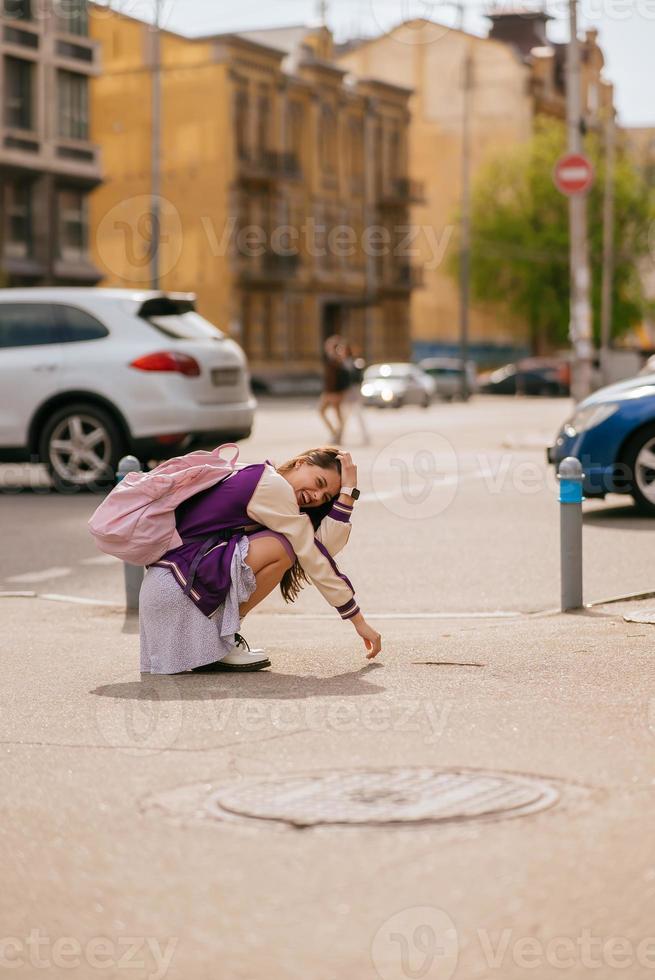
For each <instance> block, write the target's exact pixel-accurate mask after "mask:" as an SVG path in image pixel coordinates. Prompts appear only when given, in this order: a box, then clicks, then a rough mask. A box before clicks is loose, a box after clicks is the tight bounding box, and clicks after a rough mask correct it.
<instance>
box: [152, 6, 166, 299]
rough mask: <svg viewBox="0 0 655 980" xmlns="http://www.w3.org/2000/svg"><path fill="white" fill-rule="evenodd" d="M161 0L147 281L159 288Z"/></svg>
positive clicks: (154, 76)
mask: <svg viewBox="0 0 655 980" xmlns="http://www.w3.org/2000/svg"><path fill="white" fill-rule="evenodd" d="M162 2H163V0H155V22H154V26H153V43H152V53H153V64H152V161H151V203H150V214H151V222H152V226H151V241H150V280H151V284H152V288H153V289H159V249H160V241H161V200H160V195H161V128H162V127H161V110H162V98H161V76H162V70H161V11H162Z"/></svg>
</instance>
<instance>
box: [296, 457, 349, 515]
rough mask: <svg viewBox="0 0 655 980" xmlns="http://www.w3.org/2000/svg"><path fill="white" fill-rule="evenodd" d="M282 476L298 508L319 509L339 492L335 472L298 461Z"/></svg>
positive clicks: (339, 483) (337, 474) (338, 483)
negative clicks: (290, 488)
mask: <svg viewBox="0 0 655 980" xmlns="http://www.w3.org/2000/svg"><path fill="white" fill-rule="evenodd" d="M283 475H284V478H285V479H286V480H287V481H288V482H289V483H290V484H291V486H292V487H293V491H294V493H295V495H296V500H297V501H298V506H299V507H320V506H321V504H326V503H328V502H329V501H330V500H332V498H333V497H338V496H339V491H340V490H341V477H340V476H339V473H338V472H337V471H336V470H332V469H325V468H324V467H322V466H313V465H312V463H303V462H300V461H299V462H297V463H296V465H295V466H294V468H293V469H292V470H289V472H288V473H284V474H283Z"/></svg>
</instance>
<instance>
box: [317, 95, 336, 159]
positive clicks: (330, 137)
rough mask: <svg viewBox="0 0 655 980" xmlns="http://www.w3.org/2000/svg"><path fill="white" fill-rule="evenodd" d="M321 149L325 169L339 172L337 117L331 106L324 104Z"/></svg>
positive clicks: (320, 139) (320, 136) (320, 135)
mask: <svg viewBox="0 0 655 980" xmlns="http://www.w3.org/2000/svg"><path fill="white" fill-rule="evenodd" d="M319 151H320V158H321V163H322V166H323V171H324V172H325V173H328V174H335V173H336V172H337V152H338V150H337V117H336V115H335V112H334V109H333V108H332V107H331V106H327V105H326V106H323V109H322V111H321V128H320V131H319Z"/></svg>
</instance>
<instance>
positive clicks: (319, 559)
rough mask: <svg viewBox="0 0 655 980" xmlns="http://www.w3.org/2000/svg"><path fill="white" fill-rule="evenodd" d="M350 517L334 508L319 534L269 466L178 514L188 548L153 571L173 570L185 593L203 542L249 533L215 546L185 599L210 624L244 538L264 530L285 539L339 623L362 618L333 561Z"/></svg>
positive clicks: (247, 470)
mask: <svg viewBox="0 0 655 980" xmlns="http://www.w3.org/2000/svg"><path fill="white" fill-rule="evenodd" d="M351 512H352V507H349V506H347V505H346V504H342V503H341V502H340V501H339V500H337V501H335V503H334V506H333V507H332V509H331V511H330V513H329V514H328V516H327V517H325V518H324V519H323V521H321V524H320V527H319V528H318V530H316V531H314V528H313V526H312V522H311V520H310V519H309V517H308V516H307V514H305V513H303V512H302V511H301V510H300V509H299V507H298V502H297V500H296V495H295V493H294V492H293V488H292V487H291V484H290V483H289V482H288V481H287V480H285V478H284V477H283V476H280V474H279V473H278V472H277V471H276V469H275V467H274V466H273V465H272V464H271V463H268V462H267V463H257V464H254V465H252V466H245V467H244V468H243V469H240V470H237V471H236V472H235V473H233V474H232V475H231V476H229V477H228V478H227V479H226V480H224V481H223V482H222V483H220V484H218V485H217V486H215V487H210V489H209V490H205V491H204V492H203V493H200V494H197V495H196V496H195V497H191V498H190V499H189V500H187V501H185V502H184V503H183V504H182V505H181V506H180V507H178V509H177V511H176V513H175V523H176V527H177V531H178V533H179V535H180V537H181V538H182V541H183V542H184V543H183V544H182V545H181V546H180V547H178V548H173V549H172V550H171V551H168V552H166V554H165V555H163V556H162V557H161V558H160V559H159V561H157V562H154V564H155V565H157V566H159V567H161V568H168V569H170V570H171V572H172V573H173V575H174V576H175V578H176V580H177V581H178V583H179V585H180V586H181V588H186V586H187V581H188V576H189V572H190V569H191V567H192V565H193V563H194V560H195V559H196V558H197V556H198V554H199V553H200V551H201V549H202V548H204V547H205V543H204V542H203V540H202V539H205V541H206V539H209V538H211V537H212V535H215V534H217V533H219V532H227V531H228V530H229V529H231V528H240V529H245V531H241V532H238V533H236V534H235V535H234V536H232V537H230V538H229V540H223V541H221V542H220V543H218V544H216V545H215V547H213V548H212V549H211V551H209V552H208V553H207V554H206V555H205V556H204V557H203V558H202V559H201V560H200V562H199V563H198V564H197V569H196V574H195V578H194V580H193V587H192V588H191V589H190V591H189V593H188V594H189V597H190V598H191V599H192V600H193V602H195V604H196V605H197V606H198V608H199V609H200V611H201V612H203V613H204V614H205V616H208V617H210V618H211V617H212V616H214V615H215V614H216V613H217V612H218V610H219V608H220V607H221V605H222V604H223V602H224V600H225V597H226V595H227V593H228V592H229V589H230V585H231V579H230V565H231V561H232V555H233V553H234V549H235V547H236V542H237V540H238V537H239V536H240V533H254V532H255V531H261V530H262V529H264V528H266V529H268V530H270V531H275V532H277V533H278V534H283V535H284V536H285V537H286V538H287V540H288V541H289V543H290V545H291V547H292V548H293V550H294V552H295V554H296V557H297V558H298V561H299V563H300V565H301V567H302V569H303V570H304V572H305V573H306V575H307V577H308V578H309V579H310V581H311V582H312V583H313V584H314V585H315V586H316V588H317V589H318V590H319V592H321V594H322V595H323V596H324V597H325V599H326V600H327V602H328V603H329V604H330V605H331V606H334V608H335V609H336V610H337V612H338V613H339V614H340V616H341V618H342V619H351V618H352V617H353V616H355V615H356V614H357V613H358V612H359V606H358V605H357V602H356V600H355V596H354V589H353V586H352V584H351V583H350V581H349V580H348V578H346V576H345V575H343V574H342V573H341V572H340V571H339V569H338V568H337V566H336V564H335V562H334V558H333V555H335V554H337V553H338V552H339V551H341V550H342V548H344V547H345V545H346V543H347V541H348V538H349V537H350V530H351V524H350V516H351ZM191 539H193V540H191Z"/></svg>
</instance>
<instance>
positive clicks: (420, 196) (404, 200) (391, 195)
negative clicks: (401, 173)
mask: <svg viewBox="0 0 655 980" xmlns="http://www.w3.org/2000/svg"><path fill="white" fill-rule="evenodd" d="M424 201H425V185H424V184H423V182H422V181H420V180H412V179H411V178H410V177H394V178H393V179H392V180H390V181H388V182H387V184H386V185H385V187H383V188H382V190H381V192H380V204H382V205H387V206H395V205H403V204H404V205H407V204H422V203H423V202H424Z"/></svg>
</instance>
